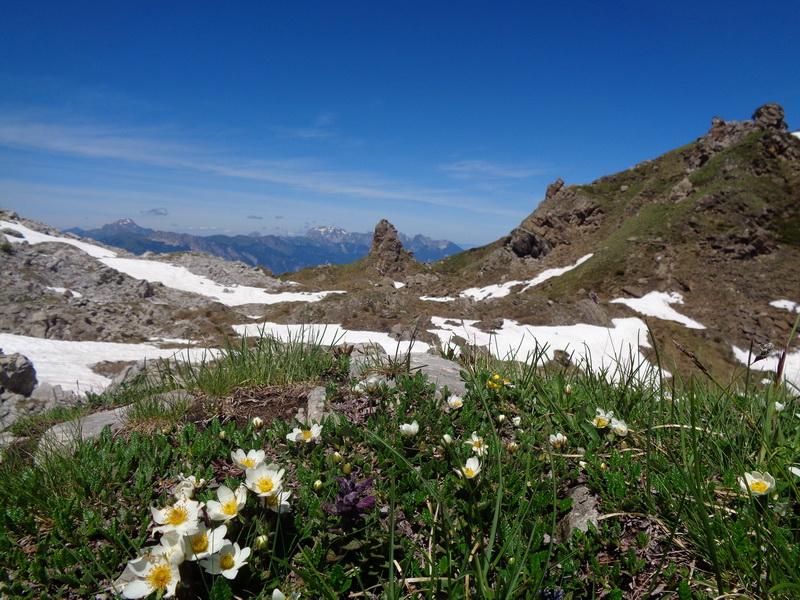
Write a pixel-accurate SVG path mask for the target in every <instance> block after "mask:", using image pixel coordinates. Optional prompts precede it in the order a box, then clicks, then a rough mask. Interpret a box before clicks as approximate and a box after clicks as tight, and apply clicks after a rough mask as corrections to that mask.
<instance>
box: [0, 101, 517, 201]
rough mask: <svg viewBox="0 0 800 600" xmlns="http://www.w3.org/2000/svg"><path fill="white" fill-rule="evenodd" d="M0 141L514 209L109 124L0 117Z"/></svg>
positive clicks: (299, 187) (460, 169)
mask: <svg viewBox="0 0 800 600" xmlns="http://www.w3.org/2000/svg"><path fill="white" fill-rule="evenodd" d="M0 146H7V147H10V148H16V149H24V150H34V151H42V152H48V153H55V154H60V155H69V156H78V157H81V156H82V157H89V158H96V159H115V160H120V161H126V162H129V163H135V164H138V165H148V166H151V167H159V168H164V169H181V170H187V169H188V170H194V171H197V172H202V173H207V174H211V175H216V176H220V177H226V178H235V179H244V180H249V181H258V182H264V183H269V184H273V185H276V186H285V187H287V188H290V189H292V190H295V191H303V192H314V193H317V194H321V195H324V196H327V197H330V196H340V197H345V198H351V199H352V198H359V199H367V200H383V201H397V202H402V203H409V202H410V203H420V204H427V205H433V206H440V207H447V208H456V209H459V210H469V211H472V212H477V213H482V214H494V215H502V216H517V213H516V211H513V210H506V209H504V208H501V207H498V205H497V204H496V203H489V202H485V199H484V198H482V197H470V196H469V195H468V194H465V193H464V190H462V189H457V188H452V189H451V188H438V189H437V188H421V187H418V186H415V185H413V184H409V183H407V182H404V181H397V180H393V179H387V178H383V177H380V176H378V175H376V174H374V173H367V172H357V171H347V170H330V169H325V168H321V167H320V166H319V165H318V164H317V163H316V162H315V161H311V160H306V159H302V160H300V159H288V160H247V159H241V158H239V159H232V158H229V157H224V158H222V157H219V156H217V155H215V153H214V151H212V150H210V149H206V148H199V147H196V146H191V145H186V144H179V143H175V142H172V141H171V140H166V141H165V140H164V139H162V138H161V137H159V136H156V137H152V136H151V137H148V136H146V135H140V134H138V133H137V132H136V131H126V130H117V129H115V128H110V127H96V126H85V127H78V126H64V125H53V124H48V123H40V122H26V121H19V120H14V119H3V118H1V117H0ZM449 170H450V171H452V172H454V173H461V174H464V175H466V174H468V173H470V172H472V173H476V172H479V171H483V172H484V173H486V172H489V173H495V174H499V173H506V176H507V177H510V176H513V177H523V176H524V177H528V176H531V175H532V174H533V171H532V170H520V169H508V168H506V169H504V168H503V167H498V166H492V165H490V163H487V162H484V161H462V162H460V163H453V164H452V165H450V166H449Z"/></svg>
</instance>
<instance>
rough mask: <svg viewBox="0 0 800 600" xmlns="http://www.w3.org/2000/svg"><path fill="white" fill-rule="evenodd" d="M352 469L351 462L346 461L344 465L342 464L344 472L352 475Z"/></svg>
mask: <svg viewBox="0 0 800 600" xmlns="http://www.w3.org/2000/svg"><path fill="white" fill-rule="evenodd" d="M352 470H353V467H352V465H351V464H350V463H344V465H343V466H342V473H344V474H345V475H350V471H352Z"/></svg>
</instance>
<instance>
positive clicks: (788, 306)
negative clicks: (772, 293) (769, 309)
mask: <svg viewBox="0 0 800 600" xmlns="http://www.w3.org/2000/svg"><path fill="white" fill-rule="evenodd" d="M769 305H770V306H774V307H775V308H782V309H784V310H790V311H792V312H796V313H800V303H798V302H792V301H791V300H773V301H772V302H770V303H769Z"/></svg>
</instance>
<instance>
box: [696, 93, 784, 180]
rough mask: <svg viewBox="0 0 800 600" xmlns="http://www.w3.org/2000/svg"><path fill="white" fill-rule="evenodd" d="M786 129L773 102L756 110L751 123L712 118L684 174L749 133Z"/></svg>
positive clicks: (779, 110)
mask: <svg viewBox="0 0 800 600" xmlns="http://www.w3.org/2000/svg"><path fill="white" fill-rule="evenodd" d="M786 129H787V126H786V123H784V121H783V108H782V107H781V105H780V104H776V103H774V102H773V103H770V104H764V105H763V106H761V107H759V108H757V109H756V111H755V112H754V113H753V120H752V121H725V120H724V119H722V118H721V117H714V118H713V119H711V129H709V130H708V133H706V134H705V135H704V136H703V137H701V138H698V140H697V145H696V147H695V148H694V150H693V151H692V153H691V155H690V156H689V158H688V159H687V164H686V174H687V175H688V174H690V173H693V172H694V171H696V170H697V169H699V168H700V167H702V166H703V165H704V164H705V163H707V162H708V160H709V159H710V158H711V157H712V156H714V155H715V154H717V153H719V152H721V151H722V150H724V149H725V148H728V147H729V146H732V145H733V144H738V143H739V142H741V141H742V140H743V139H744V138H746V137H747V136H748V135H750V134H751V133H754V132H756V131H767V130H773V131H776V132H785V131H786Z"/></svg>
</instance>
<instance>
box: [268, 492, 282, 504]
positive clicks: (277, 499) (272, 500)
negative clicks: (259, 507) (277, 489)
mask: <svg viewBox="0 0 800 600" xmlns="http://www.w3.org/2000/svg"><path fill="white" fill-rule="evenodd" d="M280 503H281V499H280V496H278V494H275V495H274V496H268V497H267V504H269V505H270V506H278V505H279V504H280Z"/></svg>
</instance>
